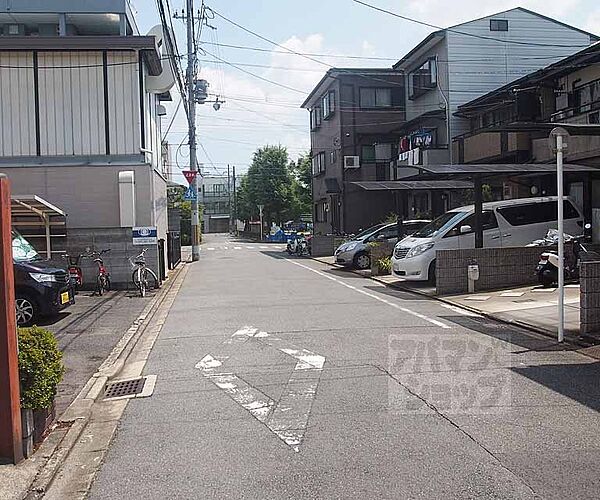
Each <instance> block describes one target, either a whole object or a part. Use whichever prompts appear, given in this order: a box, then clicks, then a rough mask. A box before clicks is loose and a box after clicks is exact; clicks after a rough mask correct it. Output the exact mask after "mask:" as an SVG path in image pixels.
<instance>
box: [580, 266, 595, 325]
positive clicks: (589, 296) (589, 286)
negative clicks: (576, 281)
mask: <svg viewBox="0 0 600 500" xmlns="http://www.w3.org/2000/svg"><path fill="white" fill-rule="evenodd" d="M580 278H581V280H580V283H581V293H580V295H579V304H580V307H581V316H580V328H581V334H590V333H598V332H600V262H598V261H596V262H587V261H583V262H581V267H580Z"/></svg>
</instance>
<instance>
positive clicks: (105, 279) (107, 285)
mask: <svg viewBox="0 0 600 500" xmlns="http://www.w3.org/2000/svg"><path fill="white" fill-rule="evenodd" d="M102 278H103V280H102V283H103V286H104V291H105V292H108V291H109V290H110V276H108V274H104V275H102Z"/></svg>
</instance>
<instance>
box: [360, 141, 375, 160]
mask: <svg viewBox="0 0 600 500" xmlns="http://www.w3.org/2000/svg"><path fill="white" fill-rule="evenodd" d="M360 162H361V164H362V163H374V162H375V146H374V145H373V144H368V145H363V146H361V149H360Z"/></svg>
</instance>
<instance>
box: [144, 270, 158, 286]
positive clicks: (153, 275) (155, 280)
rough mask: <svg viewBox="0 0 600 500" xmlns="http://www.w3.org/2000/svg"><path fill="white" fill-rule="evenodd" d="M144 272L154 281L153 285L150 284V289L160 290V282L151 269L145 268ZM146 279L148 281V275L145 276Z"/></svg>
mask: <svg viewBox="0 0 600 500" xmlns="http://www.w3.org/2000/svg"><path fill="white" fill-rule="evenodd" d="M146 271H147V272H148V274H149V275H150V276H151V277H152V280H153V281H154V283H153V284H152V288H154V289H155V290H158V289H159V288H160V281H159V280H158V276H156V274H155V273H154V271H153V270H152V269H150V268H149V267H147V268H146ZM146 279H147V280H148V275H146ZM146 284H149V283H148V281H146Z"/></svg>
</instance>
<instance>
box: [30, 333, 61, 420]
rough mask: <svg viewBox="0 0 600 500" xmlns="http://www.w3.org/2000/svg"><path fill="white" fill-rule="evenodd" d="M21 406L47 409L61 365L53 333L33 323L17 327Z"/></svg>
mask: <svg viewBox="0 0 600 500" xmlns="http://www.w3.org/2000/svg"><path fill="white" fill-rule="evenodd" d="M18 333H19V378H20V381H21V408H24V409H29V410H41V409H44V408H50V407H51V406H52V403H53V401H54V397H55V396H56V390H57V387H58V384H59V382H60V381H61V380H62V377H63V374H64V372H65V367H64V365H63V362H62V353H61V352H60V351H59V349H58V344H57V342H56V338H55V337H54V334H53V333H52V332H50V331H48V330H45V329H44V328H39V327H37V326H33V327H31V328H19V331H18Z"/></svg>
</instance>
